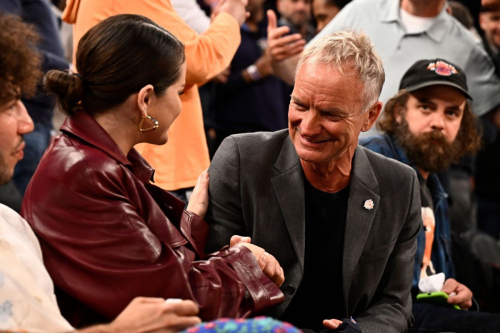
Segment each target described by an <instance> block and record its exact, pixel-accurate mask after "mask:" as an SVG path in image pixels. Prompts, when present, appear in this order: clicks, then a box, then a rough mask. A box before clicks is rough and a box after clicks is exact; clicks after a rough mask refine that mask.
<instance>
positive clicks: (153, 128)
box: [139, 116, 160, 133]
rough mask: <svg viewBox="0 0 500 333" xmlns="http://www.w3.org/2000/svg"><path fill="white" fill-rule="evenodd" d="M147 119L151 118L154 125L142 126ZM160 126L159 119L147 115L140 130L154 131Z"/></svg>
mask: <svg viewBox="0 0 500 333" xmlns="http://www.w3.org/2000/svg"><path fill="white" fill-rule="evenodd" d="M145 119H149V120H151V122H152V123H153V126H151V127H148V128H142V124H143V123H144V120H145ZM158 126H160V123H159V122H158V120H156V119H155V118H153V117H151V116H147V118H142V120H141V123H140V124H139V131H141V132H142V133H145V132H149V131H154V130H155V129H157V128H158Z"/></svg>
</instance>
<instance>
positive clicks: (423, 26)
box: [399, 8, 436, 34]
mask: <svg viewBox="0 0 500 333" xmlns="http://www.w3.org/2000/svg"><path fill="white" fill-rule="evenodd" d="M399 15H400V17H401V23H403V26H404V27H405V30H406V33H408V34H419V33H421V32H423V31H427V30H428V29H429V28H430V27H431V26H432V25H433V24H434V21H436V18H435V17H420V16H415V15H411V14H410V13H408V12H407V11H405V10H404V9H403V8H401V9H400V10H399Z"/></svg>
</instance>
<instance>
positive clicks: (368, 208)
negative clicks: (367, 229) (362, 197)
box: [363, 199, 375, 210]
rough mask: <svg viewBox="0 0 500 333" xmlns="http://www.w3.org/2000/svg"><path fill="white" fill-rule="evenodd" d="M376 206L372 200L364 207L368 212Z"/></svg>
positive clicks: (366, 202) (367, 201)
mask: <svg viewBox="0 0 500 333" xmlns="http://www.w3.org/2000/svg"><path fill="white" fill-rule="evenodd" d="M374 206H375V204H374V203H373V200H372V199H369V200H366V201H365V204H364V205H363V207H364V208H365V209H366V210H372V209H373V207H374Z"/></svg>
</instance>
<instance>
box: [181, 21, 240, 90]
mask: <svg viewBox="0 0 500 333" xmlns="http://www.w3.org/2000/svg"><path fill="white" fill-rule="evenodd" d="M240 41H241V36H240V27H239V25H238V22H237V21H236V19H234V18H233V17H232V16H231V15H229V14H227V13H220V14H219V15H217V17H216V18H215V19H214V21H213V22H212V24H211V25H210V27H209V29H208V30H207V31H206V32H204V33H203V34H201V35H199V36H198V38H196V39H193V40H190V41H185V42H184V44H185V46H186V48H185V52H186V63H187V73H186V82H187V83H189V84H202V83H205V82H206V81H208V80H210V79H211V78H213V77H214V76H216V75H217V74H219V73H221V72H222V71H223V70H225V69H226V68H227V67H228V66H229V64H230V63H231V60H232V58H233V57H234V54H235V53H236V50H237V49H238V47H239V45H240Z"/></svg>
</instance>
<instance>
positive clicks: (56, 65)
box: [0, 0, 70, 211]
mask: <svg viewBox="0 0 500 333" xmlns="http://www.w3.org/2000/svg"><path fill="white" fill-rule="evenodd" d="M0 11H2V12H4V13H9V14H14V15H17V16H20V17H21V18H22V20H23V21H24V22H25V23H28V24H32V25H33V26H34V27H35V30H36V32H37V33H38V34H39V35H40V43H39V44H38V49H39V51H40V52H41V54H42V56H43V61H42V69H43V71H44V72H47V71H49V70H51V69H60V70H66V69H69V67H70V63H69V62H68V61H67V60H66V58H65V57H64V49H63V46H62V43H61V39H60V36H59V28H58V23H57V19H56V16H55V15H54V13H53V11H52V8H51V3H50V2H49V1H48V0H0ZM22 101H23V103H24V105H25V106H26V109H27V110H28V113H29V115H30V117H31V118H32V119H33V122H34V124H35V129H34V131H33V132H31V133H28V134H26V135H25V136H24V140H25V142H26V148H25V149H24V158H23V159H22V160H21V161H20V162H19V163H18V164H17V166H16V169H15V172H14V178H13V181H11V182H10V183H8V184H6V185H4V186H2V187H1V188H0V202H1V203H4V204H6V205H7V206H10V207H11V208H13V209H14V210H16V211H19V210H20V208H21V200H22V196H23V194H24V192H25V190H26V187H27V186H28V183H29V181H30V179H31V177H32V176H33V173H34V172H35V170H36V168H37V166H38V163H39V162H40V159H41V158H42V155H43V153H44V152H45V150H46V149H47V147H48V145H49V143H50V140H51V136H52V134H51V133H52V130H53V126H52V117H53V115H54V111H53V110H54V101H53V99H52V98H50V97H48V96H47V95H46V94H45V93H44V92H43V91H42V90H41V88H39V89H38V91H37V92H36V94H35V97H33V98H29V99H26V98H23V99H22Z"/></svg>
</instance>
